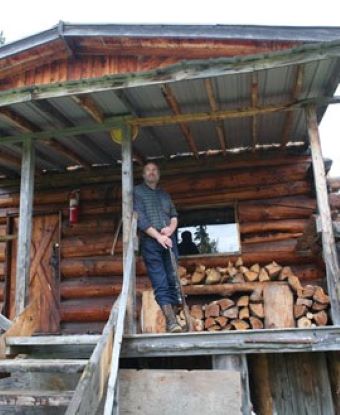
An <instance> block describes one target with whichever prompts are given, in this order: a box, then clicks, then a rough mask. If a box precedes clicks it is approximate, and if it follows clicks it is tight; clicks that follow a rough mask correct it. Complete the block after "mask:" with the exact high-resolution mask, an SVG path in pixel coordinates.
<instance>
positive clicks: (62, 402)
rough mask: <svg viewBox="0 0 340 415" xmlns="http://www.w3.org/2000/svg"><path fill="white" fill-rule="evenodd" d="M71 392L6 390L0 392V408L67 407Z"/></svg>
mask: <svg viewBox="0 0 340 415" xmlns="http://www.w3.org/2000/svg"><path fill="white" fill-rule="evenodd" d="M72 396H73V391H62V392H60V391H29V390H24V391H21V390H6V391H0V407H1V406H15V407H20V406H34V407H39V406H67V405H68V404H69V402H70V401H71V399H72Z"/></svg>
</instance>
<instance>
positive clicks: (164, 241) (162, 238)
mask: <svg viewBox="0 0 340 415" xmlns="http://www.w3.org/2000/svg"><path fill="white" fill-rule="evenodd" d="M157 242H158V243H159V244H160V245H162V247H163V248H165V249H168V248H172V240H171V239H170V238H169V237H168V236H166V235H162V234H160V235H159V236H158V237H157Z"/></svg>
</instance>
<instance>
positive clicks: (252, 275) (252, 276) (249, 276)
mask: <svg viewBox="0 0 340 415" xmlns="http://www.w3.org/2000/svg"><path fill="white" fill-rule="evenodd" d="M243 275H244V279H245V280H246V281H250V282H252V281H256V280H257V278H258V276H259V274H258V273H257V272H253V271H247V272H245V273H244V274H243Z"/></svg>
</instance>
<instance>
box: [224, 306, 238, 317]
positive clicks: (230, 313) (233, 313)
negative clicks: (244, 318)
mask: <svg viewBox="0 0 340 415" xmlns="http://www.w3.org/2000/svg"><path fill="white" fill-rule="evenodd" d="M222 316H224V317H227V318H230V319H232V318H237V317H238V307H231V308H228V310H224V311H222Z"/></svg>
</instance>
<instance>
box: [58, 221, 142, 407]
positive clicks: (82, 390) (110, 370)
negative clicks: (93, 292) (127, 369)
mask: <svg viewBox="0 0 340 415" xmlns="http://www.w3.org/2000/svg"><path fill="white" fill-rule="evenodd" d="M136 232H137V215H136V214H135V213H134V214H133V216H132V220H131V227H130V233H129V239H128V246H127V251H126V255H125V257H124V263H123V264H124V266H123V284H122V291H121V293H120V295H119V297H118V299H117V300H116V301H115V303H114V305H113V306H112V309H111V313H110V317H109V320H108V321H107V323H106V325H105V327H104V330H103V333H102V336H101V338H100V340H99V342H98V343H97V345H96V347H95V349H94V351H93V353H92V355H91V357H90V360H89V362H88V364H87V365H86V367H85V370H84V372H83V374H82V376H81V378H80V380H79V382H78V385H77V388H76V390H75V392H74V395H73V397H72V400H71V402H70V404H69V406H68V407H67V410H66V412H65V415H75V414H82V415H83V414H89V415H90V414H91V415H92V414H95V413H96V411H97V409H98V407H99V405H100V402H101V400H102V399H103V396H104V395H105V387H106V383H107V380H108V383H107V393H106V400H105V409H104V414H105V415H113V414H118V399H117V395H118V387H117V386H118V383H117V377H118V369H119V357H120V350H121V344H122V341H123V333H124V322H125V316H126V309H127V304H128V297H129V291H130V285H131V280H132V279H133V278H132V277H133V272H135V267H134V263H135V240H136Z"/></svg>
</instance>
